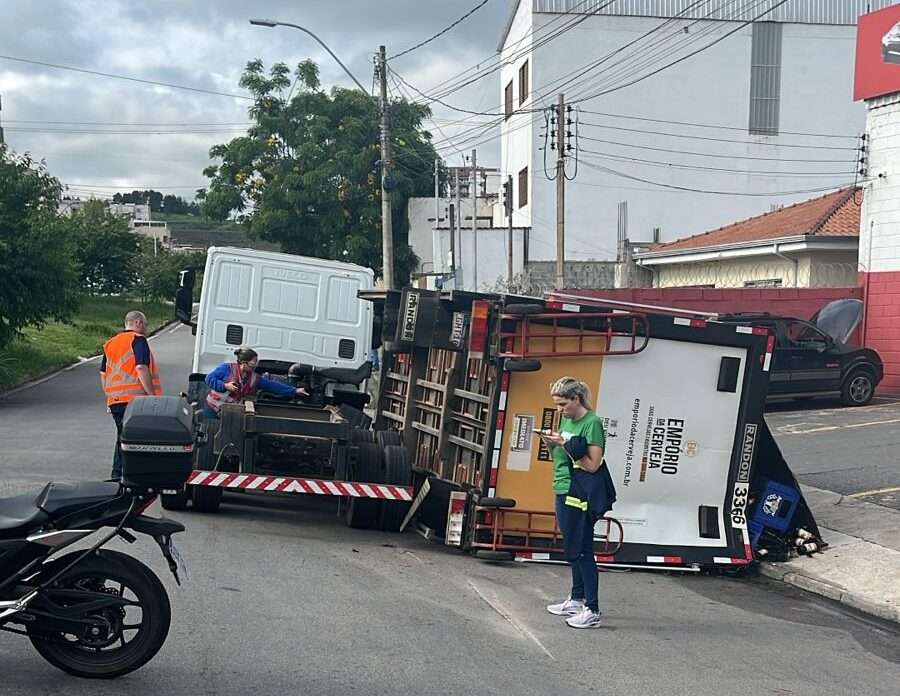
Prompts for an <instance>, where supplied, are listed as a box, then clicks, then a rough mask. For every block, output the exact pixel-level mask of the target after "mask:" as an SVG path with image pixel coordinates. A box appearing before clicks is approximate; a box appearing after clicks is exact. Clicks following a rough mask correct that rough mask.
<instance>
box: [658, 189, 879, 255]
mask: <svg viewBox="0 0 900 696" xmlns="http://www.w3.org/2000/svg"><path fill="white" fill-rule="evenodd" d="M861 198H862V193H861V189H859V188H853V187H848V188H843V189H840V190H838V191H834V192H832V193H828V194H825V195H824V196H821V197H819V198H813V199H812V200H808V201H802V202H800V203H794V204H793V205H790V206H787V207H784V208H780V209H779V210H775V211H773V212H771V213H765V214H764V215H759V216H757V217H753V218H750V219H748V220H742V221H740V222H735V223H732V224H730V225H726V226H725V227H720V228H718V229H716V230H710V231H709V232H703V233H702V234H697V235H694V236H693V237H685V238H683V239H677V240H675V241H674V242H666V243H664V244H656V245H655V246H653V247H652V248H651V249H650V251H651V252H665V251H686V250H689V249H701V248H705V247H720V246H730V245H733V244H741V243H747V242H757V241H758V242H764V241H767V240H770V239H773V240H774V239H781V238H783V237H797V236H801V235H822V236H831V237H858V236H859V220H860V207H861V206H860V204H859V203H858V201H859V202H860V203H861Z"/></svg>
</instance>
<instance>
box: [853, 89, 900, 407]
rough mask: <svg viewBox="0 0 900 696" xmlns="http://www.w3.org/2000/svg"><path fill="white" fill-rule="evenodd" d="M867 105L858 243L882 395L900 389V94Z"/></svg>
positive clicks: (867, 332)
mask: <svg viewBox="0 0 900 696" xmlns="http://www.w3.org/2000/svg"><path fill="white" fill-rule="evenodd" d="M867 105H868V118H867V125H866V132H867V135H868V139H867V147H868V172H867V177H866V183H865V198H864V201H863V208H862V217H861V220H860V239H859V269H860V285H861V286H862V289H863V294H864V295H863V296H864V299H865V303H866V314H865V319H864V324H863V341H864V342H865V344H866V345H867V346H868V347H870V348H874V349H875V350H877V351H878V353H879V354H880V355H881V358H882V360H884V367H885V376H884V381H883V382H882V383H881V385H880V387H879V391H881V392H885V391H888V392H889V391H900V92H896V93H894V94H889V95H886V96H880V97H876V98H874V99H870V100H869V101H868V102H867Z"/></svg>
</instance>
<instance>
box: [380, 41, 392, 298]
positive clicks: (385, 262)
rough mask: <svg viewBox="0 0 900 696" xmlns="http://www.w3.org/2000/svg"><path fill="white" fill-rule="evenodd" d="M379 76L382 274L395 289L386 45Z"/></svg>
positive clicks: (390, 287) (381, 50)
mask: <svg viewBox="0 0 900 696" xmlns="http://www.w3.org/2000/svg"><path fill="white" fill-rule="evenodd" d="M378 77H379V82H380V83H381V101H380V103H381V256H382V269H383V270H382V276H383V280H384V287H385V289H386V290H393V289H394V225H393V220H392V218H391V215H392V210H391V207H392V206H391V199H392V195H391V190H392V189H393V188H394V181H393V177H392V176H391V121H390V105H389V104H388V95H387V57H386V56H385V51H384V46H379V47H378Z"/></svg>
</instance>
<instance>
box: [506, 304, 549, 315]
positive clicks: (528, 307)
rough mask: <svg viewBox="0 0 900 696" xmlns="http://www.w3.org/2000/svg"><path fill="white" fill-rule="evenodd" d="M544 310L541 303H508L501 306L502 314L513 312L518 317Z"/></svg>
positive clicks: (539, 312)
mask: <svg viewBox="0 0 900 696" xmlns="http://www.w3.org/2000/svg"><path fill="white" fill-rule="evenodd" d="M546 311H547V310H545V309H544V307H543V305H539V304H509V305H506V306H505V307H504V308H503V313H504V314H515V315H516V316H519V317H524V316H527V315H529V314H543V313H544V312H546Z"/></svg>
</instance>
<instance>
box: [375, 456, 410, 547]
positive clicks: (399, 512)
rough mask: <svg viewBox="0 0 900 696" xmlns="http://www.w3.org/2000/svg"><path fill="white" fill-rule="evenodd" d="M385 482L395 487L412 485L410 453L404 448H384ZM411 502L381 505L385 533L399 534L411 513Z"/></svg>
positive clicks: (391, 501)
mask: <svg viewBox="0 0 900 696" xmlns="http://www.w3.org/2000/svg"><path fill="white" fill-rule="evenodd" d="M384 469H385V476H384V482H385V483H388V484H390V485H393V486H409V485H412V478H413V474H412V466H411V460H410V457H409V452H408V451H407V450H406V448H404V447H397V446H393V445H389V446H388V447H385V448H384ZM411 505H412V503H411V502H405V501H404V502H398V501H393V500H384V501H382V503H381V519H380V525H379V526H380V527H381V529H382V530H384V531H385V532H399V531H400V525H401V524H403V520H404V519H405V518H406V513H407V512H409V508H410V506H411Z"/></svg>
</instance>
